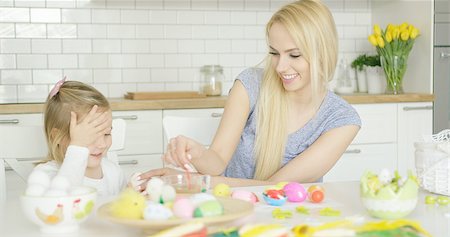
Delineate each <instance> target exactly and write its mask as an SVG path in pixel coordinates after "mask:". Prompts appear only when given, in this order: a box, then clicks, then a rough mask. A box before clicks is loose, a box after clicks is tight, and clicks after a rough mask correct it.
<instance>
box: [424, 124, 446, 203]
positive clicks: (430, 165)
mask: <svg viewBox="0 0 450 237" xmlns="http://www.w3.org/2000/svg"><path fill="white" fill-rule="evenodd" d="M423 138H424V139H423V140H424V142H425V143H428V144H433V145H434V146H432V147H433V150H432V151H430V152H429V153H425V155H424V156H423V157H422V159H417V156H416V171H417V177H418V179H419V183H420V185H421V186H422V187H423V188H424V189H425V190H428V191H430V192H433V193H437V194H442V195H446V196H450V129H445V130H443V131H441V132H439V133H437V134H433V135H430V136H423ZM436 152H437V153H440V154H441V155H439V156H435V155H432V153H433V154H436Z"/></svg>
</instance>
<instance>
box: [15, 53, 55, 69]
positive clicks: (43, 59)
mask: <svg viewBox="0 0 450 237" xmlns="http://www.w3.org/2000/svg"><path fill="white" fill-rule="evenodd" d="M17 68H18V69H22V68H29V69H45V68H48V63H47V55H45V54H24V55H22V54H18V55H17Z"/></svg>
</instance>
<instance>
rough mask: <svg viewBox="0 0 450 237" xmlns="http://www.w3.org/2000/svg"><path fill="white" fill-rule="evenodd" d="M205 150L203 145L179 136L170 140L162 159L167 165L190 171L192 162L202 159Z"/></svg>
mask: <svg viewBox="0 0 450 237" xmlns="http://www.w3.org/2000/svg"><path fill="white" fill-rule="evenodd" d="M205 150H206V148H205V147H204V146H203V145H202V144H200V143H198V142H196V141H194V140H192V139H190V138H188V137H185V136H182V135H179V136H177V137H174V138H171V139H170V140H169V144H168V145H167V150H166V153H164V155H163V156H162V159H163V162H164V163H165V164H172V165H174V166H175V167H181V168H183V169H186V170H190V169H191V168H190V167H189V164H190V163H191V160H192V159H195V158H198V157H200V156H201V155H202V154H203V152H204V151H205Z"/></svg>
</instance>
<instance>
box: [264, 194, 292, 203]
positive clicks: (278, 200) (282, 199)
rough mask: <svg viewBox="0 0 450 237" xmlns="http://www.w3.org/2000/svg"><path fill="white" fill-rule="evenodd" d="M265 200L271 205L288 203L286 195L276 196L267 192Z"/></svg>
mask: <svg viewBox="0 0 450 237" xmlns="http://www.w3.org/2000/svg"><path fill="white" fill-rule="evenodd" d="M263 199H264V201H265V202H266V203H267V204H269V205H271V206H281V205H283V204H284V203H286V200H287V198H286V197H285V196H281V197H276V198H274V196H273V195H271V196H269V195H267V193H263Z"/></svg>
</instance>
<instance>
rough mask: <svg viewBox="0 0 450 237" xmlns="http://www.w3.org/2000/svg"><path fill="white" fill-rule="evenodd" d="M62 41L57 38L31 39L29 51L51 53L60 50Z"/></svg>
mask: <svg viewBox="0 0 450 237" xmlns="http://www.w3.org/2000/svg"><path fill="white" fill-rule="evenodd" d="M61 45H62V43H61V40H59V39H32V40H31V52H32V53H37V54H43V53H47V54H53V53H61V52H62V47H61Z"/></svg>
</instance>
